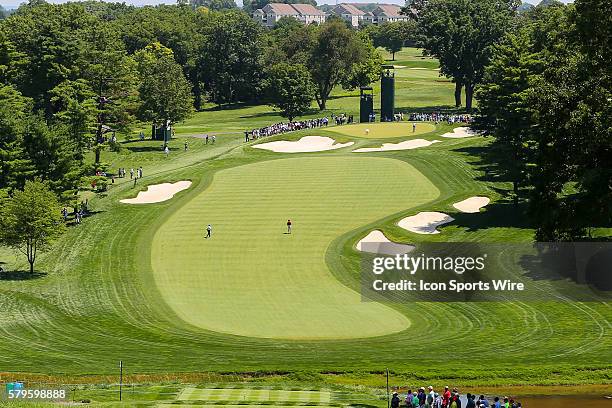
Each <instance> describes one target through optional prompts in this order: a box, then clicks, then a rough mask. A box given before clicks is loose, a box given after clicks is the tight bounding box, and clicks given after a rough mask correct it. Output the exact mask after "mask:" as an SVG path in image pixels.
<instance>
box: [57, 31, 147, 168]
mask: <svg viewBox="0 0 612 408" xmlns="http://www.w3.org/2000/svg"><path fill="white" fill-rule="evenodd" d="M82 37H83V39H84V40H85V41H86V42H87V44H88V47H87V48H86V50H84V51H83V52H82V53H81V56H80V58H79V64H78V68H77V76H78V77H79V78H82V80H81V79H79V81H83V82H84V83H85V84H87V86H88V87H89V89H90V91H89V95H87V94H88V91H87V89H85V87H83V86H80V88H81V90H80V91H79V94H80V95H81V102H79V106H78V107H79V109H81V111H82V112H81V113H80V114H81V115H89V114H90V113H91V112H95V120H94V121H93V123H92V124H91V125H90V126H92V127H94V128H95V132H94V133H93V135H94V137H93V143H87V145H88V146H89V145H91V146H93V149H94V153H95V163H96V164H98V163H99V162H100V153H101V151H102V150H103V149H104V146H105V145H106V141H107V137H106V136H105V134H106V133H108V132H113V133H114V132H120V133H128V132H129V130H130V126H131V124H132V123H133V121H134V118H135V117H134V116H135V113H136V109H137V104H138V97H137V81H138V77H137V72H136V63H135V61H134V60H133V59H132V58H131V57H129V56H128V55H127V53H126V50H125V48H124V45H123V43H122V42H121V40H120V38H119V35H118V33H117V32H116V31H114V30H113V29H112V27H109V26H106V25H100V24H97V25H94V26H92V27H90V28H88V29H87V30H84V33H83V36H82ZM77 82H78V81H77ZM74 84H76V82H74ZM61 91H62V90H61V89H60V90H59V91H58V90H54V91H52V93H53V94H54V100H58V99H61V98H62V97H64V98H66V97H68V95H63V96H62V92H61ZM87 96H89V97H90V98H91V100H93V101H94V103H95V111H92V109H91V108H92V107H91V106H90V105H91V100H90V101H88V102H86V101H85V98H86V97H87ZM65 116H66V115H64V117H65ZM72 116H73V119H75V117H74V114H73V115H72ZM72 129H73V130H74V129H75V127H74V125H72ZM78 145H79V146H81V145H82V144H81V143H80V142H79V143H78Z"/></svg>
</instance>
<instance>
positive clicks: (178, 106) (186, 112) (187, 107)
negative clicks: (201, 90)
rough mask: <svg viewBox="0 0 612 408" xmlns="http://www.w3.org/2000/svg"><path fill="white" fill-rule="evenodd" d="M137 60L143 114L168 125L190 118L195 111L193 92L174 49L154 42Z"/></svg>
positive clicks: (147, 119) (160, 124) (156, 122)
mask: <svg viewBox="0 0 612 408" xmlns="http://www.w3.org/2000/svg"><path fill="white" fill-rule="evenodd" d="M136 60H137V61H138V71H139V75H140V87H139V92H140V98H141V101H142V103H141V106H140V110H139V116H140V118H141V119H142V120H146V121H149V122H152V123H154V124H156V125H159V126H162V127H164V128H165V127H166V126H167V125H168V124H175V123H178V122H181V121H183V120H185V119H187V118H188V117H189V116H190V115H191V114H192V112H193V95H192V94H191V86H190V85H189V82H188V81H187V79H186V78H185V76H184V75H183V71H182V69H181V66H180V65H179V64H178V63H177V62H176V61H175V60H174V56H173V53H172V50H170V49H169V48H166V47H164V46H163V45H161V44H160V43H153V44H150V45H148V46H147V47H146V48H145V49H144V50H141V51H139V52H138V53H137V54H136Z"/></svg>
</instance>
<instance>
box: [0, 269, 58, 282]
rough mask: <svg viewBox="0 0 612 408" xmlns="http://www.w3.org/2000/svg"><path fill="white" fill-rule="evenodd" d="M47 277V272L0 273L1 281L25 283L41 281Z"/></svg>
mask: <svg viewBox="0 0 612 408" xmlns="http://www.w3.org/2000/svg"><path fill="white" fill-rule="evenodd" d="M45 276H47V272H38V271H34V272H30V271H21V270H20V271H4V272H2V273H0V281H25V280H33V279H40V278H44V277H45Z"/></svg>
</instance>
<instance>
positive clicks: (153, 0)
mask: <svg viewBox="0 0 612 408" xmlns="http://www.w3.org/2000/svg"><path fill="white" fill-rule="evenodd" d="M47 1H48V2H49V3H65V2H66V1H67V0H47ZM116 1H119V2H125V3H128V4H134V5H136V6H144V5H155V4H163V3H165V4H176V0H116ZM523 1H524V2H526V3H532V4H537V3H539V0H523ZM561 1H563V2H564V3H569V2H570V1H571V0H561ZM22 2H23V0H0V5H1V6H3V7H7V8H13V7H17V6H19V4H20V3H22ZM342 2H351V3H395V4H400V5H403V4H404V0H379V1H376V0H338V3H342ZM236 3H237V4H239V5H240V4H242V0H236ZM317 3H318V4H336V0H317Z"/></svg>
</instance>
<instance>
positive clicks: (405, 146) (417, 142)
mask: <svg viewBox="0 0 612 408" xmlns="http://www.w3.org/2000/svg"><path fill="white" fill-rule="evenodd" d="M439 142H440V140H432V141H429V140H425V139H412V140H406V141H403V142H399V143H383V145H382V146H381V147H364V148H361V149H356V150H353V153H363V152H388V151H392V150H409V149H417V148H419V147H427V146H431V145H432V144H434V143H439Z"/></svg>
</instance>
